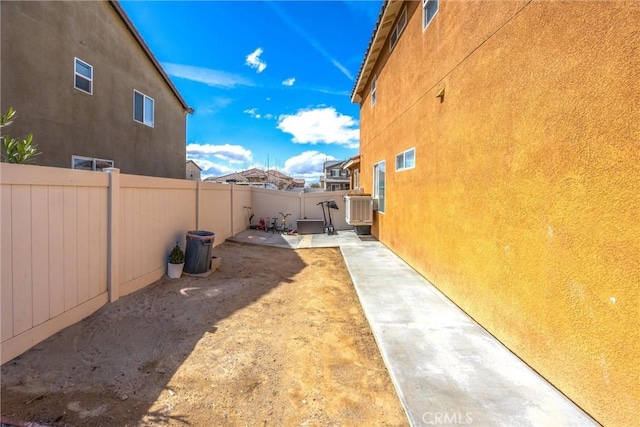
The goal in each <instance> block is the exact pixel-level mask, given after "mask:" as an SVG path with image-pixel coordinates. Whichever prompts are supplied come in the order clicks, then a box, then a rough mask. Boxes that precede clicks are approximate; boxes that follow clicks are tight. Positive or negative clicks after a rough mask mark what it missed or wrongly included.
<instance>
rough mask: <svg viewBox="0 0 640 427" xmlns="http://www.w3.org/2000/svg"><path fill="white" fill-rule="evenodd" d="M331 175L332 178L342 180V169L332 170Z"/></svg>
mask: <svg viewBox="0 0 640 427" xmlns="http://www.w3.org/2000/svg"><path fill="white" fill-rule="evenodd" d="M330 174H331V177H332V178H340V169H331V172H330Z"/></svg>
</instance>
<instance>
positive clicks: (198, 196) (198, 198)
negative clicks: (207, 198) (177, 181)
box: [196, 181, 202, 230]
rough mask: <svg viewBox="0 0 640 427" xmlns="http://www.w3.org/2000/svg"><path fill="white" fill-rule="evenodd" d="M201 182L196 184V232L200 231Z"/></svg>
mask: <svg viewBox="0 0 640 427" xmlns="http://www.w3.org/2000/svg"><path fill="white" fill-rule="evenodd" d="M201 184H202V181H197V182H196V230H200V218H202V200H201V197H202V187H201Z"/></svg>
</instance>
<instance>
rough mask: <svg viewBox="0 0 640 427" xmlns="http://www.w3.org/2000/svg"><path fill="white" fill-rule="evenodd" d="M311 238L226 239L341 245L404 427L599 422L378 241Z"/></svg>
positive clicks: (350, 235)
mask: <svg viewBox="0 0 640 427" xmlns="http://www.w3.org/2000/svg"><path fill="white" fill-rule="evenodd" d="M258 233H264V232H258ZM251 236H253V237H251ZM274 236H276V235H274ZM312 236H313V237H312V238H311V239H308V240H307V237H308V236H280V237H279V238H276V237H268V238H261V237H260V236H259V235H258V236H257V237H256V235H255V232H254V231H253V230H248V231H247V232H244V233H240V234H239V235H238V236H236V237H234V238H232V239H231V240H235V241H244V242H251V243H258V244H272V245H275V246H281V247H291V248H300V247H316V246H314V245H313V243H317V244H319V245H323V247H328V246H339V247H340V250H341V251H342V254H343V257H344V260H345V263H346V265H347V268H348V269H349V273H350V274H351V278H352V281H353V283H354V286H355V289H356V292H357V294H358V297H359V299H360V303H361V305H362V308H363V311H364V313H365V316H366V317H367V320H368V321H369V325H370V326H371V330H372V332H373V335H374V336H375V339H376V341H377V344H378V347H379V349H380V352H381V354H382V357H383V359H384V362H385V364H386V366H387V369H388V370H389V373H390V375H391V379H392V381H393V384H394V386H395V388H396V391H397V393H398V396H399V398H400V400H401V402H402V404H403V406H404V408H405V411H406V413H407V416H408V418H409V421H410V423H411V425H414V426H426V425H438V426H446V425H449V426H459V425H475V426H543V427H547V426H592V425H598V423H597V422H595V421H594V420H593V419H592V418H590V417H589V416H588V415H587V414H585V413H584V412H583V411H582V410H581V409H580V408H578V407H577V406H576V405H575V404H574V403H573V402H571V401H570V400H569V399H567V398H566V397H565V396H564V395H563V394H561V393H560V392H559V391H557V390H556V389H555V388H554V387H553V386H551V384H549V383H548V382H547V381H546V380H545V379H544V378H542V377H541V376H540V375H538V374H537V373H536V372H534V371H533V370H532V369H531V368H530V367H529V366H528V365H526V364H525V363H524V362H522V361H521V360H520V359H519V358H517V357H516V356H515V355H513V353H511V352H510V351H509V350H508V349H507V348H506V347H504V346H503V345H502V344H501V343H500V342H499V341H498V340H496V339H495V338H494V337H493V336H492V335H490V334H489V333H488V332H487V331H485V330H484V329H483V328H482V327H480V326H479V325H478V324H477V323H476V322H474V321H473V320H472V319H471V318H470V317H469V316H467V315H466V314H465V313H464V312H463V311H462V310H460V309H459V308H458V307H457V306H456V305H454V304H453V303H452V302H451V301H449V300H448V299H447V298H446V297H445V296H444V295H442V294H441V293H440V292H439V291H438V290H437V289H436V288H435V287H434V286H433V285H431V284H430V283H429V282H428V281H427V280H426V279H425V278H424V277H422V276H420V275H419V274H418V273H417V272H415V271H414V270H413V269H412V268H411V267H409V266H408V265H407V264H406V263H405V262H404V261H402V260H401V259H400V258H398V257H397V256H396V255H395V254H394V253H393V252H391V251H390V250H389V249H387V247H386V246H384V245H383V244H381V243H380V242H378V241H375V240H371V239H370V238H369V239H365V240H363V239H362V238H360V237H359V236H357V235H356V234H355V233H354V232H351V231H341V232H339V234H338V235H337V236H324V235H322V236H321V235H312ZM316 237H317V238H318V239H317V240H314V238H316ZM269 239H273V240H271V241H269ZM303 241H306V243H305V244H302V242H303Z"/></svg>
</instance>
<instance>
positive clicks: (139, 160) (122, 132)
mask: <svg viewBox="0 0 640 427" xmlns="http://www.w3.org/2000/svg"><path fill="white" fill-rule="evenodd" d="M0 7H1V11H0V12H1V13H0V14H1V26H2V33H1V41H2V64H1V67H2V69H1V79H2V80H1V85H2V101H1V108H2V111H3V112H4V111H6V110H7V109H8V107H9V106H12V107H13V108H14V109H15V110H16V111H17V120H16V121H15V122H14V123H13V125H12V126H11V133H12V134H16V135H24V134H26V133H28V132H32V133H33V136H34V139H33V141H34V143H35V144H37V146H38V149H39V151H41V152H42V154H41V155H39V156H38V157H36V158H35V161H34V163H35V164H38V165H45V166H56V167H64V168H69V167H74V168H79V169H90V170H91V169H92V170H99V169H101V168H104V167H111V166H113V167H116V168H119V169H120V171H121V172H123V173H128V174H137V175H150V176H162V177H169V178H180V179H184V177H185V157H186V144H185V138H186V115H187V113H190V112H192V111H193V110H191V109H190V108H189V107H188V106H187V104H186V103H185V101H184V99H183V98H182V97H181V96H180V94H179V93H178V91H177V90H176V88H175V86H174V85H173V84H172V83H171V80H170V79H169V77H168V76H167V74H166V73H165V72H164V71H163V70H162V68H161V66H160V64H159V63H158V61H157V60H156V58H155V57H154V56H153V54H152V53H151V51H150V50H149V48H148V46H147V45H146V44H145V43H144V41H143V40H142V38H141V37H140V34H138V32H137V31H136V29H135V28H134V26H133V24H132V23H131V21H130V20H129V18H128V17H127V16H126V14H125V13H124V11H123V9H122V7H121V6H120V4H119V3H118V2H117V1H87V2H76V1H69V2H64V1H15V2H14V1H6V2H5V1H3V2H2V3H1V6H0Z"/></svg>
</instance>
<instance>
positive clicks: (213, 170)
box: [187, 157, 233, 179]
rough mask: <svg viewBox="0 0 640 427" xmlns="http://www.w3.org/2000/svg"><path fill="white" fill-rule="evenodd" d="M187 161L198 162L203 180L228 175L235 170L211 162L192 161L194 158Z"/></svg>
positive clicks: (202, 160) (203, 160)
mask: <svg viewBox="0 0 640 427" xmlns="http://www.w3.org/2000/svg"><path fill="white" fill-rule="evenodd" d="M187 159H188V160H193V161H194V162H196V163H197V164H198V166H200V169H202V179H204V178H208V177H210V176H221V175H227V174H229V173H231V172H233V169H231V168H230V167H229V166H227V165H221V164H219V163H215V162H212V161H210V160H205V159H192V158H189V157H187Z"/></svg>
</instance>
